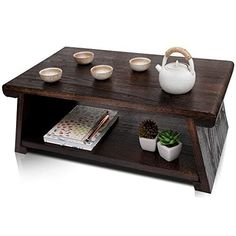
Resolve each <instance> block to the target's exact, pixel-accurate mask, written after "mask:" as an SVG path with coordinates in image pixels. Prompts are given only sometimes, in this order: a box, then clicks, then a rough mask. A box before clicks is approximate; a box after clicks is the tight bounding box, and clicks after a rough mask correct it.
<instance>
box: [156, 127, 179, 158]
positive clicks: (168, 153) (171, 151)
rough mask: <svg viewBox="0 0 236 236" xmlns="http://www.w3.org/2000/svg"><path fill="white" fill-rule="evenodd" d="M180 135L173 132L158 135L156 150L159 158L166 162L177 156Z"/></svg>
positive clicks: (165, 131) (168, 131)
mask: <svg viewBox="0 0 236 236" xmlns="http://www.w3.org/2000/svg"><path fill="white" fill-rule="evenodd" d="M180 135H181V134H180V133H178V132H175V131H173V130H164V131H162V132H160V133H159V135H158V139H159V141H158V143H157V148H158V151H159V154H160V156H161V157H162V158H164V159H165V160H166V161H173V160H175V159H176V158H177V157H178V156H179V154H180V152H181V149H182V143H181V142H180V140H179V138H180Z"/></svg>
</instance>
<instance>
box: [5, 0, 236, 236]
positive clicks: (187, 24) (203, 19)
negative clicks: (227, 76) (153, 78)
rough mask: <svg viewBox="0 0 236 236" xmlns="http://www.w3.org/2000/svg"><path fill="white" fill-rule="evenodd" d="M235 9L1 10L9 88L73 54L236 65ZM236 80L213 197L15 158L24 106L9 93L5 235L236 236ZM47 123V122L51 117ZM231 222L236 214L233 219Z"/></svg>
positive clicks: (71, 6) (33, 5) (8, 5)
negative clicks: (50, 59)
mask: <svg viewBox="0 0 236 236" xmlns="http://www.w3.org/2000/svg"><path fill="white" fill-rule="evenodd" d="M233 2H234V1H227V0H224V1H206V0H205V1H200V0H198V1H189V0H188V1H187V0H186V1H183V0H178V1H171V0H168V1H164V0H163V1H157V0H155V1H149V0H145V1H131V0H125V1H122V0H119V1H108V0H107V1H106V0H99V1H86V0H83V1H80V0H75V1H72V0H67V1H55V2H53V1H45V0H41V1H37V2H36V1H32V0H31V1H26V0H21V1H17V0H7V1H1V3H0V24H1V27H0V35H1V36H0V42H1V43H0V52H1V53H0V62H1V63H0V84H1V85H2V84H4V83H5V82H7V81H8V80H10V79H12V78H14V77H15V76H17V75H19V74H20V73H22V72H24V71H25V70H26V69H29V68H30V67H32V66H33V65H35V64H36V63H38V62H40V61H41V60H43V59H45V58H46V57H47V56H49V55H50V54H52V53H54V52H56V51H57V50H59V49H60V48H62V47H64V46H75V47H76V46H77V47H88V48H98V49H112V50H122V51H133V52H143V53H156V54H163V53H164V52H165V50H166V49H168V48H169V47H171V46H176V45H178V46H182V47H185V48H187V49H188V50H189V51H190V53H191V54H192V55H193V56H194V57H200V58H214V59H226V60H232V61H236V36H235V34H234V33H235V32H234V31H235V22H236V14H235V7H234V6H233ZM235 89H236V84H235V73H234V74H233V76H232V80H231V82H230V86H229V89H228V91H227V94H226V97H225V105H226V109H227V115H228V120H229V125H230V129H229V133H228V137H227V142H226V145H225V149H224V154H223V156H222V160H221V163H220V167H219V171H218V174H217V177H216V182H215V185H214V189H213V192H212V194H211V195H209V194H203V193H198V192H195V191H194V188H193V187H192V186H189V185H184V184H179V183H175V182H169V181H165V180H159V179H153V178H148V177H142V176H138V175H134V174H129V173H123V172H118V171H113V170H109V169H103V168H97V167H95V166H90V165H85V164H80V163H73V162H69V161H64V160H59V159H55V158H54V159H53V158H50V157H46V156H39V155H35V154H27V155H16V154H15V153H14V135H15V114H16V99H13V98H7V97H5V96H4V95H3V94H2V93H1V94H0V111H1V112H0V114H1V115H0V143H1V149H0V150H1V151H0V154H1V155H0V235H4V236H8V235H18V236H21V235H24V236H28V235H30V236H32V235H34V236H38V235H40V236H42V235H43V236H46V235H57V236H59V235H83V236H84V235H102V236H106V235H119V236H120V235H200V234H202V235H207V234H209V235H214V234H217V235H235V234H236V228H235V225H234V224H235V214H236V204H235V201H236V200H235V199H236V184H235V181H236V171H235V169H236V155H235V154H236V153H235V126H236V125H235V118H236V117H235V104H234V100H235V98H236V95H235ZM43 115H46V114H42V116H43ZM230 214H231V215H230Z"/></svg>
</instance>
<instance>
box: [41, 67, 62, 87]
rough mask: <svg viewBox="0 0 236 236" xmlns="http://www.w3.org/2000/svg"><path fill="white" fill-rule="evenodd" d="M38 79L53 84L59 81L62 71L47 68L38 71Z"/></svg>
mask: <svg viewBox="0 0 236 236" xmlns="http://www.w3.org/2000/svg"><path fill="white" fill-rule="evenodd" d="M39 75H40V78H41V79H42V80H43V81H45V82H48V83H53V82H56V81H58V80H60V79H61V76H62V69H60V68H56V67H49V68H45V69H43V70H41V71H39Z"/></svg>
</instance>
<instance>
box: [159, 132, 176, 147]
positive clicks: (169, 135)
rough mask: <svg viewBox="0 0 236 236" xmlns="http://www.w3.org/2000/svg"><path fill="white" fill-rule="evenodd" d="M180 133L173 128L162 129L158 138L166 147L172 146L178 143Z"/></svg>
mask: <svg viewBox="0 0 236 236" xmlns="http://www.w3.org/2000/svg"><path fill="white" fill-rule="evenodd" d="M180 135H181V134H180V133H178V132H175V131H173V130H164V131H162V132H160V133H159V135H158V139H159V141H160V143H161V144H162V145H164V146H167V147H174V146H176V145H178V144H179V142H180V141H179V138H180Z"/></svg>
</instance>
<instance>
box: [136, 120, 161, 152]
mask: <svg viewBox="0 0 236 236" xmlns="http://www.w3.org/2000/svg"><path fill="white" fill-rule="evenodd" d="M157 136H158V126H157V123H156V122H155V121H152V120H144V121H142V122H141V123H140V125H139V143H140V146H141V147H142V149H143V150H146V151H149V152H155V151H156V146H157V145H156V143H157Z"/></svg>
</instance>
